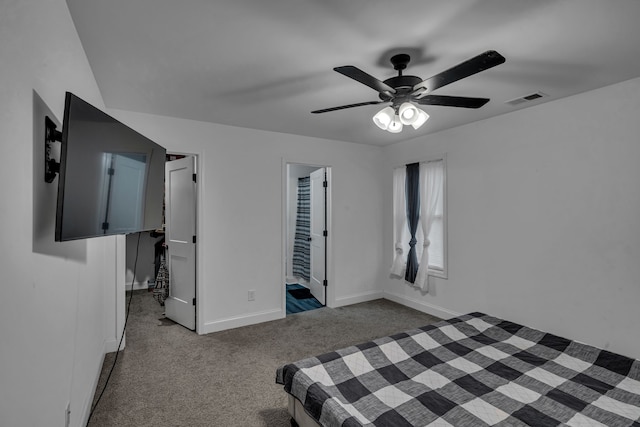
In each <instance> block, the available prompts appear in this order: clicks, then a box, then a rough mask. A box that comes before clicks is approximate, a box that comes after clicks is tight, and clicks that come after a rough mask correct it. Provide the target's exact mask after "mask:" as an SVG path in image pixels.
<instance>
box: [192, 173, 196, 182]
mask: <svg viewBox="0 0 640 427" xmlns="http://www.w3.org/2000/svg"><path fill="white" fill-rule="evenodd" d="M191 179H193V182H197V181H196V174H195V173H194V174H193V175H191Z"/></svg>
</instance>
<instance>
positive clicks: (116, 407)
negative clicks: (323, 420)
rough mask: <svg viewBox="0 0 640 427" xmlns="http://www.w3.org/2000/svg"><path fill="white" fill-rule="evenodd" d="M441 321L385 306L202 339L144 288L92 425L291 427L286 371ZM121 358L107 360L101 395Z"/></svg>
mask: <svg viewBox="0 0 640 427" xmlns="http://www.w3.org/2000/svg"><path fill="white" fill-rule="evenodd" d="M128 295H129V294H127V298H128ZM437 320H438V319H437V318H435V317H433V316H429V315H427V314H424V313H421V312H419V311H416V310H413V309H410V308H407V307H404V306H401V305H399V304H396V303H393V302H390V301H387V300H376V301H371V302H366V303H362V304H355V305H351V306H347V307H340V308H337V309H331V308H320V309H317V310H313V311H309V312H305V313H298V314H294V315H290V316H287V317H286V318H285V319H281V320H276V321H273V322H267V323H262V324H259V325H253V326H247V327H243V328H237V329H232V330H228V331H222V332H216V333H212V334H208V335H197V334H196V333H194V332H191V331H189V330H187V329H185V328H183V327H182V326H180V325H177V324H175V323H173V322H171V321H169V320H167V319H164V316H163V308H162V307H160V305H159V304H158V303H157V302H156V301H155V300H154V299H153V297H152V296H151V293H148V292H147V291H144V290H143V291H135V292H134V295H133V301H132V303H131V314H130V317H129V324H128V326H127V348H126V349H125V350H123V351H121V352H120V354H119V356H118V362H117V365H116V368H115V370H114V372H113V374H112V376H111V380H110V382H109V385H108V387H107V390H106V391H105V393H104V396H103V397H102V400H101V401H100V403H99V405H98V407H97V409H96V411H95V413H94V414H93V417H92V419H91V422H90V424H89V425H90V426H92V427H107V426H154V427H161V426H213V427H218V426H219V427H234V426H242V427H259V426H268V427H276V426H278V427H279V426H282V427H286V426H289V416H288V413H287V409H286V407H287V401H286V395H285V393H284V391H283V390H282V386H280V385H277V384H275V371H276V368H277V367H278V366H280V365H282V364H285V363H288V362H292V361H295V360H298V359H302V358H305V357H309V356H313V355H317V354H321V353H325V352H328V351H332V350H335V349H338V348H342V347H346V346H349V345H353V344H357V343H361V342H365V341H369V340H372V339H374V338H377V337H380V336H385V335H389V334H393V333H396V332H400V331H403V330H407V329H411V328H414V327H419V326H424V325H426V324H429V323H432V322H435V321H437ZM114 355H115V353H110V354H108V355H107V356H106V358H105V362H104V366H103V368H102V374H101V378H100V382H99V384H98V388H97V391H96V397H97V395H98V394H99V392H100V390H101V389H102V385H103V384H104V380H105V379H106V376H107V374H108V371H109V369H110V368H111V364H112V363H113V358H114Z"/></svg>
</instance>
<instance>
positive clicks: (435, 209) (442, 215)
mask: <svg viewBox="0 0 640 427" xmlns="http://www.w3.org/2000/svg"><path fill="white" fill-rule="evenodd" d="M407 166H408V165H407ZM407 166H401V167H399V168H396V169H394V171H393V179H394V199H393V200H394V208H393V216H394V247H395V256H394V261H393V266H392V268H391V274H392V275H394V276H400V277H404V278H405V280H407V281H409V282H410V283H413V284H414V285H415V286H417V287H419V288H421V289H427V286H426V285H427V277H428V276H436V277H442V278H446V277H447V259H446V258H447V257H446V253H447V241H446V240H447V239H446V236H447V233H446V222H447V221H446V173H445V159H444V156H443V157H439V158H436V159H433V160H426V161H423V162H420V163H419V166H420V169H419V171H420V173H419V175H418V178H417V179H418V186H419V190H418V194H419V196H417V197H416V198H415V199H416V200H413V201H412V202H411V203H409V202H410V201H409V200H407V195H408V194H410V193H411V191H407V188H408V187H407V185H408V183H407V172H406V169H407ZM415 166H416V165H415V164H413V167H414V170H415ZM412 176H413V175H412ZM414 182H415V181H414ZM410 209H414V210H417V211H418V212H419V214H420V215H419V217H418V221H417V227H416V233H415V245H414V251H415V260H414V261H413V262H411V263H410V264H411V266H410V269H411V268H413V269H414V271H413V273H410V272H407V258H408V257H409V256H410V255H411V254H410V249H411V246H410V240H411V235H410V231H409V230H410V226H409V224H410V219H409V218H408V215H407V213H408V212H409V210H410ZM414 213H415V211H414ZM414 218H415V214H414ZM414 226H415V224H414ZM424 227H429V233H428V236H427V239H428V244H427V245H425V242H426V240H425V236H424ZM425 249H426V250H427V253H426V254H424V250H425ZM416 261H417V267H415V265H416ZM424 262H426V263H427V265H428V267H427V268H426V269H425V268H424V267H422V266H421V264H423V263H424ZM416 268H417V271H416V270H415V269H416Z"/></svg>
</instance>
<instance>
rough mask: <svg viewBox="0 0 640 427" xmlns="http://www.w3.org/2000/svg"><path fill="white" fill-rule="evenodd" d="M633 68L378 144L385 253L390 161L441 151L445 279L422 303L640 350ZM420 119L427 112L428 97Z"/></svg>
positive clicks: (402, 288) (639, 157)
mask: <svg viewBox="0 0 640 427" xmlns="http://www.w3.org/2000/svg"><path fill="white" fill-rule="evenodd" d="M638 93H640V79H635V80H631V81H627V82H624V83H621V84H617V85H614V86H609V87H605V88H602V89H599V90H595V91H592V92H587V93H583V94H580V95H577V96H573V97H571V98H565V99H561V100H558V101H554V102H549V103H545V104H542V105H540V106H535V107H531V108H528V109H526V110H522V111H516V112H513V113H510V114H507V115H503V116H499V117H496V118H493V119H489V120H485V121H481V122H476V123H472V124H469V125H467V126H463V127H459V128H455V129H451V130H448V131H443V132H440V133H437V134H434V135H429V136H427V137H425V138H421V139H416V140H412V141H410V142H407V143H400V144H396V145H393V146H390V147H387V148H386V149H385V161H386V166H385V168H384V170H385V173H386V177H385V178H384V186H385V195H384V205H385V214H384V224H385V225H384V231H385V237H384V240H385V257H384V260H385V264H387V265H390V264H391V260H392V255H393V241H392V238H393V236H392V229H393V227H392V223H393V222H392V208H391V203H392V192H393V190H392V168H393V166H397V165H401V164H404V163H408V162H411V161H416V160H420V159H421V158H424V157H426V156H429V155H432V154H440V153H446V154H447V166H448V195H449V203H448V209H449V226H448V231H449V279H448V280H441V279H437V280H436V281H435V292H434V294H433V295H422V294H420V293H419V292H416V291H413V290H412V289H411V288H410V287H409V286H408V285H406V284H405V283H403V282H402V281H399V280H392V279H389V278H388V274H386V272H385V273H384V275H383V277H384V279H385V280H386V282H387V286H386V287H385V292H386V294H387V295H388V297H389V298H392V299H394V300H397V301H401V302H404V303H406V304H409V305H412V306H415V307H419V308H421V309H423V310H426V311H430V312H435V313H440V314H445V315H446V314H447V313H449V314H455V313H465V312H470V311H481V312H485V313H488V314H493V315H497V316H499V317H504V318H507V319H510V320H513V321H516V322H521V323H525V324H527V325H530V326H533V327H537V328H540V329H545V330H548V331H551V332H554V333H556V334H559V335H562V336H566V337H569V338H573V339H577V340H580V341H584V342H587V343H590V344H593V345H596V346H599V347H603V348H607V349H610V350H612V351H615V352H619V353H622V354H625V355H628V356H632V357H636V358H640V340H639V339H638V337H639V335H638V328H639V327H640V310H638V301H640V262H638V261H639V260H640V167H639V162H640V140H639V135H640V120H638V117H640V98H639V97H638ZM431 120H437V111H436V110H435V109H434V111H433V115H432V118H431Z"/></svg>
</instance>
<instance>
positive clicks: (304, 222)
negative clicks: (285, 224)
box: [292, 176, 311, 280]
mask: <svg viewBox="0 0 640 427" xmlns="http://www.w3.org/2000/svg"><path fill="white" fill-rule="evenodd" d="M310 214H311V178H310V177H308V176H306V177H304V178H298V213H297V217H296V234H295V237H294V239H293V264H292V266H293V275H294V276H297V277H302V278H303V279H306V280H309V279H310V278H311V257H310V254H311V243H309V237H310V236H311V216H310Z"/></svg>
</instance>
